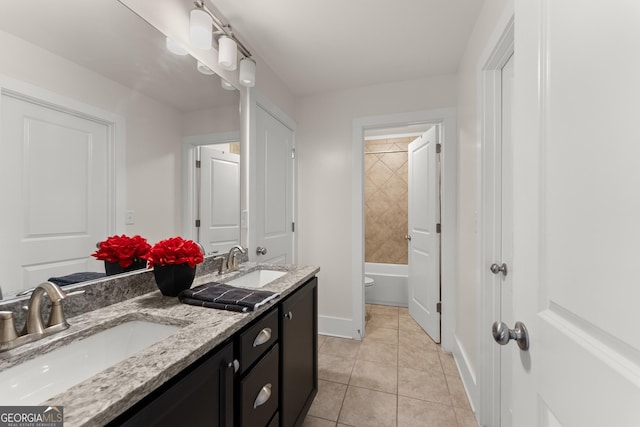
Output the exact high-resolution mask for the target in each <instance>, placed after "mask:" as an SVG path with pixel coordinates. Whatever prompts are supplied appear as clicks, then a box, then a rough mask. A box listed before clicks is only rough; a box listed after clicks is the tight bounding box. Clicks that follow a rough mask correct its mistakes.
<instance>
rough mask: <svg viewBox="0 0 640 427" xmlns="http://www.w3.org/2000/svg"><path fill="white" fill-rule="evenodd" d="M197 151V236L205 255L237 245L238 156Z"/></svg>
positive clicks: (238, 236)
mask: <svg viewBox="0 0 640 427" xmlns="http://www.w3.org/2000/svg"><path fill="white" fill-rule="evenodd" d="M199 149H200V230H199V232H200V234H199V237H198V241H199V242H200V244H202V245H203V246H204V248H205V252H206V253H207V254H210V253H221V254H222V253H226V252H227V251H228V250H229V249H230V248H231V247H232V246H234V245H239V244H240V156H239V155H238V154H233V153H223V152H222V151H219V150H217V149H216V148H215V147H206V146H203V147H199Z"/></svg>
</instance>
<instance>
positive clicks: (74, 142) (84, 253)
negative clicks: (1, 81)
mask: <svg viewBox="0 0 640 427" xmlns="http://www.w3.org/2000/svg"><path fill="white" fill-rule="evenodd" d="M1 102H2V122H1V124H0V127H1V134H0V137H1V144H0V170H1V171H2V172H1V173H2V183H3V184H2V185H1V186H0V199H1V200H2V206H3V208H2V228H3V229H4V230H5V231H6V233H3V238H2V239H1V240H2V241H0V259H2V279H1V280H2V287H3V292H4V294H5V295H12V294H15V293H16V292H17V291H20V290H23V289H28V288H32V287H34V286H36V285H37V284H39V283H41V282H43V281H45V280H47V279H48V278H49V277H52V276H60V275H65V274H69V273H74V272H79V271H104V267H103V264H102V262H98V261H95V260H94V259H93V258H92V257H91V256H90V255H91V253H93V252H94V251H95V250H96V243H97V242H99V241H101V240H104V239H105V238H106V237H107V236H108V234H109V233H110V231H111V230H110V227H109V225H108V218H109V215H108V209H109V200H108V190H107V188H108V187H109V185H108V165H109V147H108V137H109V136H108V135H109V128H108V126H107V125H105V124H103V123H99V122H96V121H92V120H89V119H86V118H82V117H79V116H78V115H75V114H72V113H67V112H66V111H64V110H62V109H61V110H58V109H55V108H54V107H49V106H45V105H41V104H39V103H37V102H35V101H34V102H31V100H26V99H22V98H17V97H14V96H12V95H8V94H3V95H2V99H1Z"/></svg>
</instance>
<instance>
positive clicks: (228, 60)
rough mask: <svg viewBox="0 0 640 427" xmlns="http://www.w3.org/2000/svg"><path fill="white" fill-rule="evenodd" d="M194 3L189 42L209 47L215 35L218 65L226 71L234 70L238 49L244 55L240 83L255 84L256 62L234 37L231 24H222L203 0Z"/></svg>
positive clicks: (247, 85)
mask: <svg viewBox="0 0 640 427" xmlns="http://www.w3.org/2000/svg"><path fill="white" fill-rule="evenodd" d="M194 4H195V6H196V8H195V9H193V10H192V11H191V21H190V35H191V43H193V45H194V46H196V47H198V48H200V49H210V48H211V47H212V44H213V36H217V37H218V40H217V41H218V65H220V68H222V69H223V70H226V71H234V70H235V69H236V68H237V64H238V51H240V53H241V54H242V56H243V57H244V58H243V59H242V61H240V84H242V85H243V86H246V87H253V86H255V81H256V63H255V61H254V60H253V59H251V52H249V50H248V49H247V48H246V47H244V45H243V44H242V42H240V41H239V40H238V39H237V38H236V37H235V35H234V34H233V32H232V31H231V26H229V25H227V24H224V23H223V22H222V20H221V19H220V18H218V17H217V16H216V15H215V14H214V13H213V12H212V11H211V10H210V9H209V8H208V7H207V6H205V4H204V1H202V0H196V1H195V2H194ZM204 15H206V17H207V19H205V18H204ZM214 28H215V31H214ZM205 33H206V34H205Z"/></svg>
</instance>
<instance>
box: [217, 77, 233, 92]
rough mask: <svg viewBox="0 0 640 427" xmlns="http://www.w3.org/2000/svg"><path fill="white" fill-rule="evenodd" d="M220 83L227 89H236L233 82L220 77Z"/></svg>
mask: <svg viewBox="0 0 640 427" xmlns="http://www.w3.org/2000/svg"><path fill="white" fill-rule="evenodd" d="M220 85H221V86H222V88H223V89H226V90H236V88H235V86H233V85H232V84H231V83H229V82H228V81H226V80H225V79H220Z"/></svg>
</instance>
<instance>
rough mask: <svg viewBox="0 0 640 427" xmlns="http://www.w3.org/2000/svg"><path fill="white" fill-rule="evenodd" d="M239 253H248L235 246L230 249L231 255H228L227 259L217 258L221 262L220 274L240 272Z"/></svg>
mask: <svg viewBox="0 0 640 427" xmlns="http://www.w3.org/2000/svg"><path fill="white" fill-rule="evenodd" d="M238 253H241V254H244V253H246V250H245V249H244V248H243V247H242V246H240V245H235V246H233V247H231V249H229V253H227V256H226V257H224V256H222V255H220V256H217V257H216V258H215V259H217V260H220V269H219V270H218V274H225V273H230V272H232V271H237V270H238Z"/></svg>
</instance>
